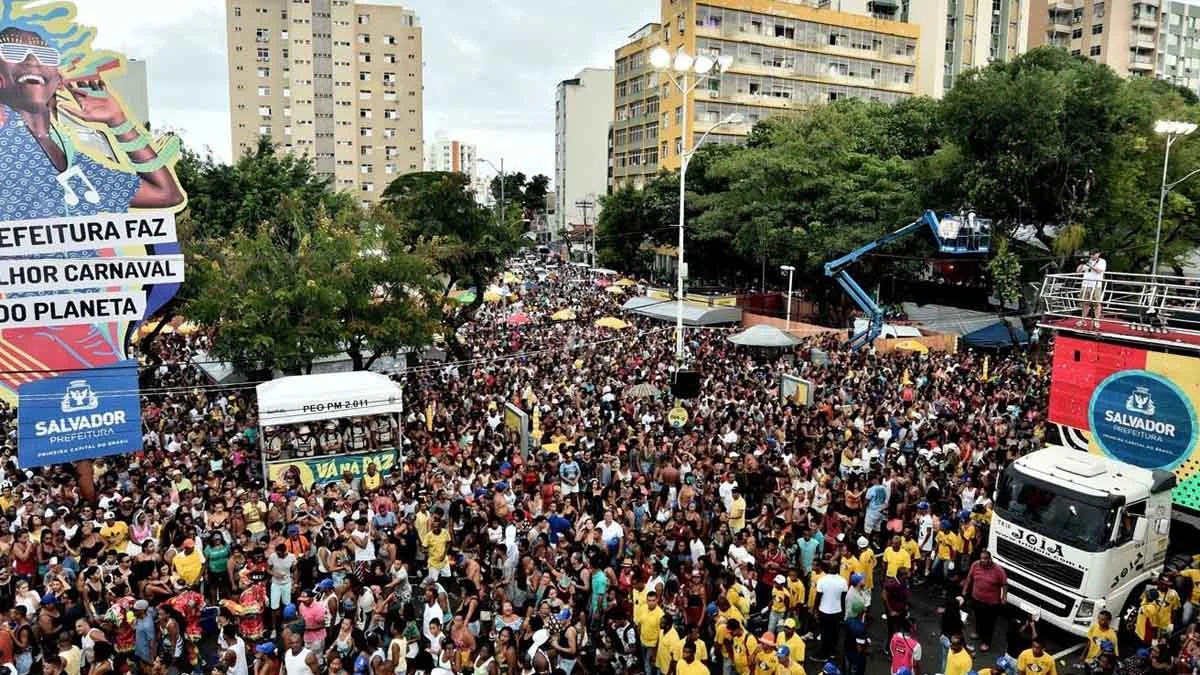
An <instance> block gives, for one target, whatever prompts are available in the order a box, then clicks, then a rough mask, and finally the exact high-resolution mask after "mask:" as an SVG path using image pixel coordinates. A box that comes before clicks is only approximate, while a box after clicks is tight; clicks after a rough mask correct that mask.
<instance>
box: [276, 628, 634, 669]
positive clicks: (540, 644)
mask: <svg viewBox="0 0 1200 675" xmlns="http://www.w3.org/2000/svg"><path fill="white" fill-rule="evenodd" d="M549 641H550V631H548V630H546V629H545V628H539V629H538V630H535V631H534V632H533V644H532V645H531V646H530V647H529V650H528V651H526V652H525V663H526V664H527V665H528V667H529V669H530V670H531V671H532V673H533V674H534V675H548V674H549V673H550V671H551V665H550V655H549V654H547V653H546V650H545V646H546V643H547V642H549ZM650 668H651V666H650V665H649V664H648V665H647V666H646V673H647V675H650ZM288 675H291V673H288Z"/></svg>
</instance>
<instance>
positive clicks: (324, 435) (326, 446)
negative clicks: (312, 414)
mask: <svg viewBox="0 0 1200 675" xmlns="http://www.w3.org/2000/svg"><path fill="white" fill-rule="evenodd" d="M317 445H318V447H320V450H321V454H322V455H340V454H342V434H341V433H339V432H338V423H337V422H336V421H334V420H329V421H327V422H326V423H325V428H324V429H323V430H322V431H321V435H320V436H319V437H318V438H317Z"/></svg>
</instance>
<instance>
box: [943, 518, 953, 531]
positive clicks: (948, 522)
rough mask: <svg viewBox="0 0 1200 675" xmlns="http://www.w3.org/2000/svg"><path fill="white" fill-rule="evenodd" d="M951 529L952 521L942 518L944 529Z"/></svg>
mask: <svg viewBox="0 0 1200 675" xmlns="http://www.w3.org/2000/svg"><path fill="white" fill-rule="evenodd" d="M950 527H951V523H950V520H949V519H948V518H942V529H943V530H948V529H950Z"/></svg>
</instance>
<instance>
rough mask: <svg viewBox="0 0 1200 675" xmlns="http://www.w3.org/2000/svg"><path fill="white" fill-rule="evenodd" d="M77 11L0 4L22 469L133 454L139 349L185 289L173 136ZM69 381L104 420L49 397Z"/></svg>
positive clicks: (6, 371)
mask: <svg viewBox="0 0 1200 675" xmlns="http://www.w3.org/2000/svg"><path fill="white" fill-rule="evenodd" d="M75 16H76V13H75V6H74V5H73V4H72V3H71V2H65V1H63V0H0V34H3V35H4V36H5V39H4V43H5V45H4V46H5V47H6V48H9V49H7V51H5V53H4V58H3V60H2V61H0V101H2V102H3V105H0V176H3V178H4V180H3V181H2V182H3V186H4V187H3V188H2V189H0V400H3V401H4V402H6V403H7V404H9V405H10V406H17V407H18V408H19V410H18V417H19V420H20V424H21V425H23V427H22V432H21V435H20V443H21V444H22V446H21V447H19V448H18V455H19V456H20V458H21V461H22V467H23V468H27V467H29V466H36V465H39V464H46V463H49V462H55V461H68V460H70V459H78V458H81V457H97V456H101V455H106V454H115V453H122V452H129V451H131V450H134V449H136V448H137V447H139V446H138V444H136V443H134V444H131V442H127V440H128V439H131V438H133V435H132V434H129V435H126V434H124V433H123V432H122V431H121V430H122V429H123V426H122V423H121V422H118V421H117V417H118V415H119V413H123V414H124V420H125V421H124V424H128V425H130V427H131V428H133V429H136V428H137V427H138V420H137V415H136V413H137V410H138V395H137V392H138V390H137V372H136V368H133V367H130V364H129V363H128V362H129V361H130V353H129V345H130V339H131V338H132V337H133V336H134V335H135V334H136V330H137V327H138V324H140V323H141V322H143V321H144V320H145V319H146V318H147V317H149V316H151V315H152V314H153V313H154V312H156V311H157V310H159V309H160V308H161V307H163V306H164V305H165V304H166V303H167V301H168V300H170V298H171V297H172V296H173V295H174V294H175V293H176V291H178V289H179V285H180V283H181V282H182V281H183V280H184V271H183V257H182V255H180V248H179V243H178V238H177V232H176V226H175V214H176V213H178V212H179V211H181V210H182V209H183V208H184V207H185V206H186V204H187V195H186V194H185V193H184V191H183V189H182V188H181V186H180V184H179V181H178V179H177V178H176V176H175V171H174V168H173V167H174V165H175V163H176V161H177V160H178V158H179V153H180V146H181V142H180V139H179V138H178V137H176V136H173V135H171V134H166V135H157V136H156V135H154V134H152V133H151V132H150V130H149V129H148V128H147V127H146V124H145V120H142V119H137V118H136V116H135V115H134V114H133V112H132V111H131V109H130V107H129V106H127V105H126V104H125V102H124V101H125V99H124V97H123V94H124V93H125V92H122V91H121V88H122V87H121V86H119V85H118V86H114V83H115V81H117V80H120V79H121V76H123V75H124V74H125V71H126V65H127V63H126V59H125V57H124V56H123V55H121V54H118V53H115V52H111V51H105V50H96V49H92V43H93V41H94V40H95V38H96V31H95V29H93V28H90V27H87V26H83V25H81V24H79V23H77V22H76V21H75ZM10 52H11V53H10ZM18 66H19V68H20V72H19V73H15V71H14V70H13V69H14V68H17V67H18ZM16 75H20V77H17V76H16ZM137 98H141V95H138V96H137ZM16 110H20V111H21V113H20V114H19V115H18V114H17V113H15V112H14V111H16ZM73 382H76V383H79V382H82V383H86V385H87V386H86V389H87V391H88V392H89V393H88V394H87V396H86V397H85V398H86V399H87V400H90V401H96V402H98V403H97V406H98V408H97V409H96V410H90V411H87V414H86V415H83V414H74V413H72V414H68V413H67V412H66V411H65V410H63V409H61V408H60V409H54V408H53V406H51V405H49V404H48V403H47V400H48V399H47V398H46V397H47V396H48V392H52V391H55V390H58V389H62V388H63V387H64V386H72V383H73ZM47 388H48V389H47ZM72 391H73V392H74V393H76V394H80V395H83V394H82V392H83V391H84V387H83V386H82V385H77V386H74V387H73V389H72ZM56 396H57V397H58V398H60V399H61V398H62V397H63V396H64V394H63V393H62V392H58V393H57V394H56ZM38 404H42V405H38ZM29 406H32V407H29ZM76 412H78V411H76ZM39 416H40V417H39ZM72 420H74V421H72ZM39 425H40V426H39ZM64 425H65V426H64ZM71 425H75V426H74V427H72V426H71ZM84 427H86V428H84ZM39 428H40V429H42V430H43V431H44V430H47V429H54V430H53V431H51V432H48V433H45V434H37V433H34V430H35V429H39ZM84 432H88V433H84ZM72 435H74V436H75V437H77V439H78V440H79V441H80V443H79V444H77V447H76V446H75V445H72V447H73V449H72V450H68V449H66V448H65V446H66V445H68V444H69V443H67V442H66V441H65V440H64V439H66V438H68V437H69V436H72ZM137 437H138V439H139V441H140V433H139V434H137ZM25 444H30V447H25Z"/></svg>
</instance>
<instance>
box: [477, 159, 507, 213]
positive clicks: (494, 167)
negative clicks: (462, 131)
mask: <svg viewBox="0 0 1200 675" xmlns="http://www.w3.org/2000/svg"><path fill="white" fill-rule="evenodd" d="M475 161H477V162H483V163H484V164H487V165H488V166H490V167H492V171H495V172H496V173H498V174H500V216H499V217H498V218H497V219H496V220H497V222H499V223H501V224H503V223H504V158H503V157H501V158H500V168H498V169H497V168H496V165H495V164H492V162H491V160H487V159H484V158H483V157H479V158H476V160H475Z"/></svg>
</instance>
